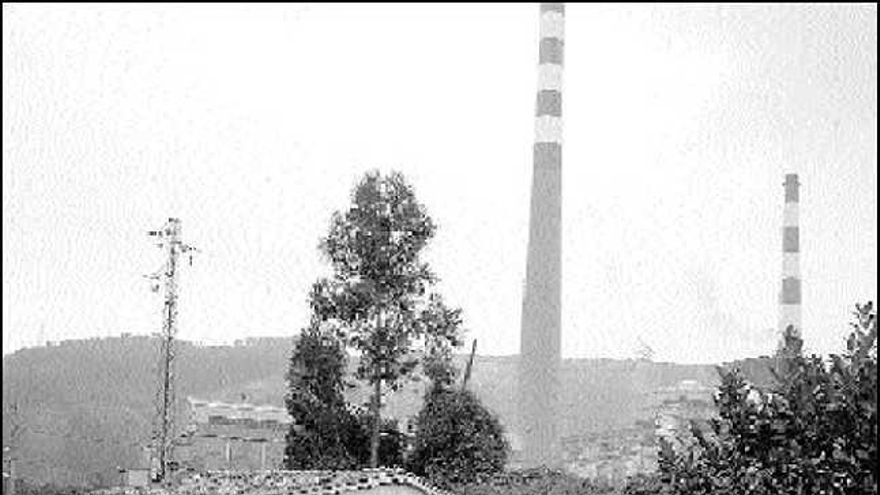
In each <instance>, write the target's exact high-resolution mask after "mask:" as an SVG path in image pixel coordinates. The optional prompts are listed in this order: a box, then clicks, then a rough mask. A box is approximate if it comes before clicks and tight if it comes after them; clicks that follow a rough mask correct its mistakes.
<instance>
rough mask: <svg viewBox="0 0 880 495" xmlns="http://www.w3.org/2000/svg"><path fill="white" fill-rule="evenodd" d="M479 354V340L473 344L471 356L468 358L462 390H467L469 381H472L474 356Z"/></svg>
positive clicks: (475, 340)
mask: <svg viewBox="0 0 880 495" xmlns="http://www.w3.org/2000/svg"><path fill="white" fill-rule="evenodd" d="M476 353H477V339H474V342H473V344H471V356H470V358H468V363H467V367H466V368H465V369H464V378H463V379H462V381H461V389H462V390H464V389H466V388H467V384H468V380H470V379H471V369H473V367H474V355H475V354H476Z"/></svg>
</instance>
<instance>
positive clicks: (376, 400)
mask: <svg viewBox="0 0 880 495" xmlns="http://www.w3.org/2000/svg"><path fill="white" fill-rule="evenodd" d="M376 368H377V372H376V374H377V375H378V374H379V373H378V366H377V367H376ZM381 394H382V380H381V379H379V378H378V376H377V377H376V389H375V390H374V391H373V434H372V436H371V437H370V467H372V468H377V467H379V426H380V423H381V416H380V414H381V405H382V402H381V401H382V395H381Z"/></svg>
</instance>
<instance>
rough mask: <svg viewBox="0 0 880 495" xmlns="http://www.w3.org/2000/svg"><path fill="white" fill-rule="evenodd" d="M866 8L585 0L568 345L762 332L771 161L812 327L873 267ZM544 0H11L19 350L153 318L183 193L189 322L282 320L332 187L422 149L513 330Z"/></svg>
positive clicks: (14, 343) (772, 226)
mask: <svg viewBox="0 0 880 495" xmlns="http://www.w3.org/2000/svg"><path fill="white" fill-rule="evenodd" d="M876 23H877V8H876V6H875V5H859V6H822V5H807V6H804V5H785V6H772V5H760V6H755V5H752V6H732V5H728V6H711V5H699V6H698V5H687V6H681V5H679V6H669V5H667V6H650V5H589V4H585V5H569V6H568V8H567V10H566V44H565V50H566V53H565V64H566V66H565V76H564V79H565V83H564V86H565V88H564V96H563V101H564V107H563V116H564V120H565V131H564V139H565V144H564V151H563V182H564V186H563V273H564V278H563V339H562V344H563V354H564V356H565V357H616V358H626V357H632V356H634V354H635V350H636V348H637V346H638V342H639V340H640V339H641V340H642V341H644V342H645V343H646V344H647V345H649V346H650V347H652V348H653V349H654V351H655V353H656V354H655V359H657V360H668V361H678V362H703V363H705V362H716V361H720V360H728V359H733V358H738V357H743V356H755V355H759V354H768V353H770V352H772V350H773V347H774V345H775V341H776V337H775V330H774V328H775V326H776V324H777V318H778V307H777V300H778V293H779V288H780V277H781V269H782V255H781V244H782V241H781V232H780V230H781V225H782V209H783V200H784V196H783V188H782V181H783V178H784V174H785V173H787V172H797V173H799V174H800V176H801V183H802V186H801V271H802V275H803V279H804V282H803V284H804V289H803V290H804V295H803V299H804V308H803V323H804V330H803V334H804V337H805V339H806V341H807V347H808V348H809V349H810V350H814V351H817V352H830V351H834V350H839V349H840V348H841V346H842V343H843V338H844V336H845V335H846V333H847V323H848V321H849V313H850V311H851V309H852V305H853V303H855V302H856V301H863V300H867V299H876V295H877V282H876V281H877V255H876V252H877V228H876V222H877V158H876V157H877V137H876V136H877V28H876V26H877V24H876ZM537 49H538V7H537V5H535V4H531V5H530V4H518V5H461V4H459V5H426V4H422V5H393V6H392V5H259V6H256V5H255V6H243V5H215V6H208V5H201V6H194V5H188V6H183V5H176V6H168V5H115V6H113V5H110V6H104V5H101V6H97V5H9V4H4V5H3V352H4V354H6V353H8V352H11V351H12V350H15V349H17V348H20V347H22V346H30V345H35V344H37V343H42V342H44V341H46V340H59V339H65V338H85V337H89V336H109V335H118V334H120V333H121V332H126V331H127V332H132V333H136V334H149V333H151V332H155V331H158V330H159V329H160V327H161V306H162V300H161V296H160V295H157V294H154V293H152V292H150V290H149V283H148V282H147V281H146V280H145V279H144V278H142V275H143V274H146V273H149V272H152V271H154V270H155V269H156V268H157V267H159V265H160V264H161V263H162V259H163V258H162V252H161V251H160V250H159V249H157V248H156V247H155V246H154V245H153V244H152V243H151V242H150V240H149V239H148V237H147V236H146V231H147V230H149V229H153V228H158V227H160V226H161V225H162V224H163V223H164V220H165V219H166V218H167V217H169V216H177V217H179V218H181V220H182V222H183V233H184V238H185V240H186V241H188V242H190V243H191V244H194V245H196V246H198V247H200V248H201V249H202V250H203V253H202V254H201V255H199V256H198V257H197V258H196V259H195V261H194V264H193V266H192V267H189V266H186V267H185V269H184V270H183V271H182V274H181V290H180V336H181V337H182V338H184V339H190V340H197V341H204V342H230V341H232V340H234V339H237V338H243V337H248V336H261V335H293V334H294V333H295V332H297V331H298V329H299V328H301V327H302V325H303V324H304V323H305V322H306V321H307V319H308V306H307V303H306V295H307V290H308V288H309V286H310V284H311V283H312V282H313V281H314V280H315V279H316V278H317V277H318V276H320V275H321V274H323V273H325V272H326V271H327V267H326V264H325V263H324V262H323V261H322V260H321V258H320V256H319V253H318V251H317V249H316V246H317V243H318V239H319V237H320V236H321V235H322V234H324V233H325V232H326V231H327V228H328V226H329V220H330V216H331V213H332V212H333V211H334V210H335V209H340V208H343V207H345V206H346V205H347V204H348V200H349V197H348V196H349V193H350V191H351V188H352V186H353V185H354V184H355V182H356V181H357V179H358V178H359V176H360V175H361V174H362V173H363V172H365V171H366V170H368V169H371V168H379V169H380V170H384V171H387V170H391V169H397V170H400V171H402V172H404V173H405V175H406V176H407V177H408V178H409V179H410V181H411V183H412V184H413V185H414V187H415V189H416V194H417V195H418V197H419V198H421V200H422V201H423V202H424V203H425V204H426V206H427V208H428V211H429V213H430V214H431V215H432V217H433V218H434V219H435V221H436V223H437V224H438V225H439V230H438V233H437V236H436V238H435V239H434V241H433V243H432V245H431V246H430V249H429V253H428V260H429V261H430V262H431V263H432V265H433V267H434V269H435V271H436V273H437V274H438V275H439V276H440V277H441V279H442V282H441V284H440V286H439V290H440V291H441V292H442V293H443V294H444V295H445V296H446V298H447V299H448V300H449V301H450V302H451V303H453V304H456V305H459V306H461V307H462V308H464V317H465V322H466V326H467V328H468V330H469V336H470V337H471V338H477V339H478V340H479V351H480V353H484V354H512V353H516V352H518V348H519V331H520V313H521V304H522V289H523V280H524V274H525V255H526V240H527V233H528V231H527V226H528V205H529V188H530V180H531V167H532V163H531V158H532V140H533V132H534V131H533V125H534V124H533V117H532V115H533V113H534V101H535V91H536V83H537V71H536V64H537V58H538V57H537V51H538V50H537Z"/></svg>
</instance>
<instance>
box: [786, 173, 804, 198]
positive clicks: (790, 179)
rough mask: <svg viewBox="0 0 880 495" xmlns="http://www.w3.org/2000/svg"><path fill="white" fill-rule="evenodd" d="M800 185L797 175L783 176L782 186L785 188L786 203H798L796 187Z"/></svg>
mask: <svg viewBox="0 0 880 495" xmlns="http://www.w3.org/2000/svg"><path fill="white" fill-rule="evenodd" d="M800 185H801V184H800V182H798V176H797V174H785V182H784V183H783V186H785V202H786V203H797V202H798V187H799V186H800Z"/></svg>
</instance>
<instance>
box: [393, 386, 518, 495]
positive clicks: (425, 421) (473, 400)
mask: <svg viewBox="0 0 880 495" xmlns="http://www.w3.org/2000/svg"><path fill="white" fill-rule="evenodd" d="M416 424H417V431H416V439H415V446H414V449H413V452H412V455H411V456H410V459H409V463H408V464H409V469H410V470H411V471H413V472H414V473H416V474H419V475H422V476H425V477H427V478H428V479H430V480H431V481H432V482H433V483H435V484H437V485H438V486H441V487H447V488H448V487H452V486H456V485H461V484H466V483H474V482H478V481H480V480H484V479H486V478H487V477H489V476H491V475H492V474H494V473H497V472H500V471H501V470H502V469H503V468H504V464H505V463H506V462H507V454H508V450H509V447H508V445H507V441H506V440H505V438H504V431H503V429H502V427H501V423H500V422H499V421H498V418H497V417H495V415H494V414H492V413H491V412H490V411H489V410H488V409H486V408H485V407H484V406H483V405H482V404H481V403H480V401H479V399H477V397H476V396H475V395H474V394H473V393H472V392H470V391H468V390H451V389H444V388H439V387H435V388H432V390H431V391H430V392H429V393H428V395H427V397H426V398H425V404H424V406H423V408H422V410H421V412H419V416H418V418H417V423H416Z"/></svg>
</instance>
